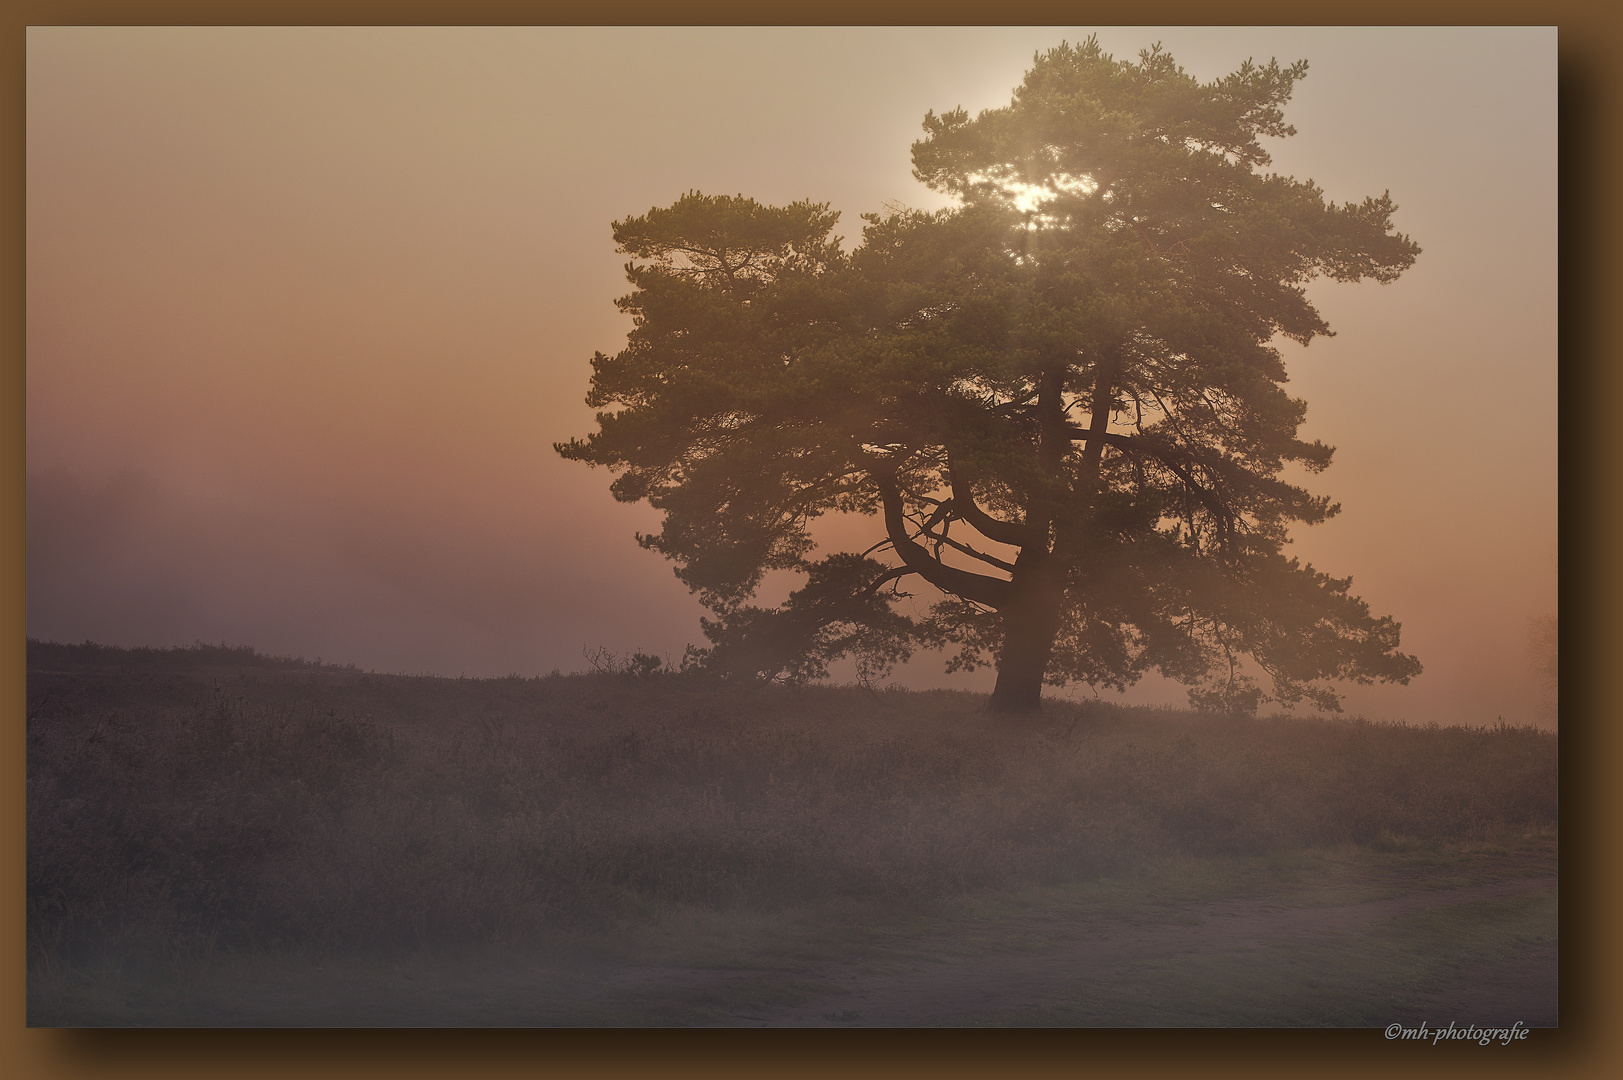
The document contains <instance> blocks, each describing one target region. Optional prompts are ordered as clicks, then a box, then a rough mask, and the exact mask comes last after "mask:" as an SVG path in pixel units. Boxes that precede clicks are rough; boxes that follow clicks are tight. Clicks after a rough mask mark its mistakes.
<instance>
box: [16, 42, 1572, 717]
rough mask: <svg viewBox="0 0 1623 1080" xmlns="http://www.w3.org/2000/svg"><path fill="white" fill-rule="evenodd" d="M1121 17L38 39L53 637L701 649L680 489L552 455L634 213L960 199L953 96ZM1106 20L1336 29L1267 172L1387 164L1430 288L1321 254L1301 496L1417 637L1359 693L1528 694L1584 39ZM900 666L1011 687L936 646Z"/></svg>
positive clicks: (610, 294) (36, 205)
mask: <svg viewBox="0 0 1623 1080" xmlns="http://www.w3.org/2000/svg"><path fill="white" fill-rule="evenodd" d="M1089 32H1090V31H1089V30H1088V29H1086V28H1050V29H1043V28H1031V27H1021V28H1009V29H982V28H957V29H908V28H892V29H771V28H769V29H727V30H715V29H703V28H692V29H649V30H641V29H613V28H571V29H469V30H457V29H438V28H418V29H369V28H337V29H278V28H208V29H174V28H136V29H131V28H109V29H100V28H43V29H42V28H33V29H30V30H29V31H28V61H27V64H28V67H27V77H28V86H27V94H28V147H27V168H28V188H27V198H28V210H27V212H28V250H27V257H28V307H27V314H28V340H27V362H28V391H27V393H28V472H29V490H28V514H29V517H28V544H29V548H28V559H29V563H28V603H29V607H28V632H29V634H30V636H34V637H42V638H48V639H55V640H75V641H78V640H84V639H87V638H89V639H92V640H96V641H101V642H105V643H112V644H124V645H138V644H145V645H171V644H186V643H190V642H191V641H193V640H196V639H203V640H207V641H221V640H224V641H228V642H230V643H233V644H238V643H241V644H249V645H252V646H254V647H256V648H258V649H260V650H262V651H269V652H276V653H292V654H298V655H304V656H308V657H315V656H321V657H324V658H326V659H328V660H336V661H353V662H356V663H358V664H360V665H361V666H363V667H370V668H377V669H379V670H388V671H409V672H419V671H428V672H435V673H443V674H452V675H455V674H459V673H466V674H469V675H491V674H505V673H509V672H520V673H524V674H533V673H536V672H545V671H549V670H551V669H553V668H555V667H557V668H562V669H563V670H566V671H567V670H571V669H579V668H582V667H584V666H585V662H584V660H583V658H582V650H583V648H595V647H598V646H606V647H608V648H609V649H611V650H613V651H615V652H625V651H629V650H631V649H633V648H642V649H645V650H648V651H652V652H657V653H663V654H665V655H668V656H670V657H672V658H673V659H674V658H676V657H679V656H680V655H681V652H682V649H683V646H684V645H685V644H687V643H688V642H690V641H691V642H700V641H701V640H702V639H701V635H700V634H699V630H698V615H699V612H700V609H699V606H698V604H697V602H696V601H695V600H694V599H693V598H691V597H690V596H689V594H688V593H687V591H686V590H685V589H684V588H683V587H682V586H681V584H680V583H679V582H678V581H677V580H676V579H675V578H674V577H673V576H672V573H671V568H670V565H669V564H668V563H666V562H665V561H664V560H663V559H661V558H660V557H659V556H657V555H654V554H652V553H649V552H645V551H642V550H641V549H639V548H638V547H637V546H636V545H635V543H634V542H633V540H632V533H633V532H634V531H636V530H637V529H639V528H641V529H648V528H650V527H651V526H652V525H653V523H654V518H653V516H652V512H651V511H649V510H648V509H647V508H646V507H643V506H634V507H628V506H622V505H620V504H617V503H615V502H614V501H613V500H612V499H611V498H610V497H609V495H608V492H607V484H608V481H609V479H610V477H609V475H608V474H606V473H604V472H602V471H600V470H589V469H587V468H585V467H584V466H581V465H579V464H574V463H569V462H564V461H562V460H561V459H559V458H558V457H557V455H556V454H554V453H553V451H552V449H551V446H552V443H553V442H555V441H557V440H559V439H565V438H568V437H570V436H572V435H578V434H583V433H585V432H586V431H588V430H590V429H591V427H592V426H593V425H592V418H591V411H590V410H589V409H587V408H586V407H585V406H584V405H583V404H582V397H583V395H584V394H585V391H586V382H587V377H588V373H589V367H588V360H589V358H590V356H591V355H592V353H593V351H595V350H602V351H605V352H611V353H612V352H615V351H618V349H619V348H620V346H621V344H622V343H623V338H624V334H625V331H626V329H627V326H628V321H627V320H626V319H625V318H624V317H623V316H621V315H620V314H619V313H618V312H617V311H616V310H615V308H614V306H613V303H612V301H613V299H614V298H615V297H616V296H619V295H621V294H622V293H624V292H625V291H626V289H627V286H626V283H625V281H624V278H623V270H622V264H623V262H624V258H623V257H622V256H619V255H616V254H615V252H614V247H613V241H612V240H611V238H610V235H609V222H610V221H611V220H614V219H617V218H622V217H625V216H626V215H628V214H640V213H643V212H645V211H647V210H648V209H649V208H650V207H651V206H655V205H665V204H668V203H670V202H671V201H673V200H674V199H676V198H677V197H678V196H680V195H682V194H683V193H684V192H687V191H689V190H692V189H698V190H701V191H704V192H707V193H712V194H735V193H743V194H746V195H749V196H752V197H754V198H756V199H759V200H761V201H763V202H772V203H784V202H789V201H793V200H797V199H802V198H812V199H814V200H817V201H827V202H829V203H831V204H832V205H833V207H834V208H835V209H837V210H839V211H841V213H842V215H843V218H842V224H841V226H840V228H839V229H838V230H837V231H838V232H841V233H842V234H843V235H845V236H846V237H847V239H848V241H849V240H853V239H854V238H855V237H856V236H857V235H858V233H859V232H860V225H861V222H860V219H859V218H858V215H859V214H861V213H863V212H868V211H876V210H880V209H881V208H882V205H883V204H884V203H886V202H887V201H893V202H899V203H903V204H906V205H910V206H915V207H924V208H933V207H937V206H942V205H945V201H944V200H943V199H942V198H941V197H939V196H937V195H935V194H933V193H932V192H930V191H928V190H927V189H925V188H924V187H923V185H921V184H919V183H918V182H917V181H915V180H914V179H913V178H912V176H911V166H910V162H909V147H910V145H911V143H912V142H913V140H914V139H916V138H918V137H919V135H920V131H919V122H920V120H921V119H922V117H923V115H924V113H925V111H926V110H928V109H935V110H936V111H938V112H939V111H943V110H946V109H951V108H953V107H955V106H958V105H962V106H964V107H965V108H968V109H969V110H970V111H971V112H974V111H976V110H979V109H982V108H987V107H995V106H999V105H1003V104H1006V103H1007V101H1008V98H1009V94H1010V92H1011V90H1012V89H1013V87H1014V86H1015V85H1016V84H1017V83H1018V82H1019V80H1020V78H1021V75H1022V73H1023V72H1024V70H1025V69H1026V67H1027V66H1029V64H1030V61H1031V57H1032V54H1033V52H1034V51H1035V50H1038V49H1043V48H1047V47H1050V46H1052V45H1055V44H1058V43H1059V42H1060V41H1061V40H1067V39H1068V40H1071V41H1077V40H1080V39H1082V38H1084V37H1086V36H1087V34H1088V33H1089ZM1098 33H1099V37H1100V40H1101V42H1102V44H1103V45H1104V46H1105V48H1106V49H1107V50H1109V51H1112V52H1114V53H1116V54H1117V55H1118V56H1123V57H1130V56H1132V55H1133V54H1135V53H1136V52H1137V51H1138V50H1139V49H1140V48H1143V47H1145V46H1147V45H1148V44H1150V43H1151V42H1153V41H1157V40H1159V41H1161V42H1162V43H1164V45H1165V46H1166V47H1167V48H1168V49H1169V50H1170V51H1171V52H1172V54H1173V55H1174V56H1175V57H1176V58H1177V59H1178V61H1179V62H1180V63H1182V64H1183V66H1184V67H1185V68H1186V69H1187V70H1189V71H1190V72H1191V73H1192V74H1194V75H1196V76H1198V77H1200V78H1203V79H1205V78H1212V77H1215V76H1219V75H1222V74H1224V73H1226V72H1228V71H1230V70H1232V69H1233V68H1235V67H1237V66H1238V65H1239V64H1240V63H1241V62H1242V61H1243V60H1245V59H1246V58H1247V57H1256V58H1257V59H1258V60H1263V61H1265V60H1266V59H1268V58H1269V57H1278V59H1279V60H1280V61H1281V62H1289V61H1292V60H1296V59H1299V58H1305V59H1307V60H1308V61H1309V62H1310V71H1309V75H1308V77H1307V79H1306V80H1305V81H1304V82H1302V83H1301V84H1299V86H1298V88H1297V92H1296V95H1295V98H1294V100H1293V101H1292V103H1291V105H1290V107H1289V108H1288V110H1287V119H1288V120H1289V121H1290V122H1291V123H1293V124H1295V126H1296V127H1297V129H1298V131H1299V134H1298V135H1297V136H1296V137H1295V138H1292V139H1288V140H1280V141H1277V142H1276V144H1275V146H1274V158H1275V160H1274V168H1275V169H1277V170H1278V171H1279V172H1282V173H1287V174H1293V175H1295V176H1297V177H1299V178H1301V177H1311V178H1312V179H1314V180H1315V181H1317V182H1318V183H1319V184H1320V186H1321V187H1323V188H1324V189H1325V190H1326V192H1327V193H1328V195H1329V196H1330V197H1331V198H1332V199H1335V200H1337V201H1344V200H1348V199H1362V198H1363V197H1364V196H1365V195H1371V194H1374V195H1379V194H1380V193H1381V192H1382V191H1384V190H1390V191H1391V193H1392V197H1393V199H1394V200H1395V201H1396V202H1397V203H1398V205H1399V208H1400V209H1399V210H1398V213H1397V215H1396V221H1397V224H1398V227H1399V228H1400V229H1401V230H1402V231H1404V232H1406V233H1408V234H1409V235H1411V236H1412V237H1414V238H1415V239H1416V240H1417V241H1418V242H1419V243H1420V245H1421V246H1422V247H1423V249H1424V252H1423V254H1422V255H1421V256H1420V259H1419V261H1418V262H1417V263H1416V265H1415V266H1414V268H1413V269H1411V270H1410V271H1409V272H1408V273H1406V274H1405V275H1404V277H1403V278H1402V279H1401V280H1400V281H1398V282H1397V283H1396V284H1394V285H1390V286H1386V287H1381V286H1379V285H1376V284H1373V283H1365V284H1360V285H1335V284H1333V283H1319V284H1317V285H1315V286H1314V287H1313V290H1312V295H1313V297H1314V299H1315V300H1316V302H1317V303H1318V304H1319V307H1320V310H1321V312H1322V313H1323V315H1324V316H1325V317H1326V318H1327V320H1328V321H1329V322H1330V324H1331V326H1332V328H1333V329H1334V330H1335V331H1336V332H1337V336H1336V337H1335V338H1332V339H1320V340H1318V341H1316V342H1314V344H1313V345H1312V346H1311V347H1310V348H1307V349H1305V350H1303V349H1300V348H1297V347H1295V346H1290V345H1287V346H1286V350H1287V356H1288V359H1289V363H1290V370H1291V376H1292V381H1291V389H1292V391H1293V392H1294V393H1295V394H1297V395H1298V396H1302V397H1305V398H1306V399H1307V400H1308V402H1309V413H1308V423H1307V427H1306V431H1305V434H1306V435H1307V437H1309V438H1319V439H1323V440H1324V441H1326V442H1328V443H1331V444H1332V445H1334V446H1336V447H1337V448H1338V449H1337V453H1336V457H1335V461H1334V464H1333V465H1332V466H1331V468H1330V469H1329V470H1328V471H1327V472H1325V473H1324V474H1322V475H1321V476H1319V477H1315V478H1313V479H1312V481H1311V486H1312V487H1313V488H1314V490H1317V491H1322V492H1326V493H1328V494H1330V495H1332V496H1333V497H1334V498H1336V499H1337V500H1338V501H1340V502H1341V504H1342V506H1343V513H1342V514H1341V516H1340V517H1338V518H1336V519H1333V520H1332V521H1331V522H1329V523H1328V524H1326V525H1323V526H1319V527H1317V528H1313V529H1307V530H1303V531H1301V532H1300V533H1299V535H1298V539H1297V542H1296V544H1295V551H1296V553H1298V554H1300V555H1301V556H1302V557H1304V558H1305V559H1307V560H1309V561H1311V562H1313V563H1314V564H1316V565H1317V566H1318V567H1319V568H1320V569H1322V570H1325V571H1328V572H1331V573H1334V574H1336V575H1338V576H1339V575H1347V574H1351V575H1352V576H1353V578H1354V591H1355V592H1357V593H1359V594H1360V595H1362V596H1363V597H1364V598H1365V599H1367V600H1368V601H1370V603H1371V605H1372V606H1373V607H1374V608H1375V609H1376V611H1377V612H1379V613H1386V614H1391V615H1393V616H1394V617H1395V618H1397V619H1398V620H1399V621H1400V622H1401V623H1402V624H1403V635H1404V646H1405V649H1406V651H1411V652H1414V653H1416V654H1418V655H1419V656H1420V658H1421V660H1422V662H1423V663H1424V664H1425V665H1426V671H1425V673H1424V674H1423V675H1421V676H1420V677H1419V678H1418V679H1416V680H1415V681H1414V682H1413V683H1412V684H1411V685H1410V686H1409V687H1407V688H1375V689H1372V690H1358V689H1354V690H1353V691H1352V692H1351V693H1350V694H1349V697H1348V708H1349V710H1350V711H1354V712H1362V713H1363V714H1365V715H1368V716H1371V717H1386V718H1406V719H1408V720H1411V721H1427V720H1438V721H1440V722H1443V723H1455V722H1463V723H1483V722H1488V723H1491V722H1492V721H1493V720H1494V719H1495V717H1497V716H1501V715H1502V716H1504V717H1505V718H1506V719H1510V720H1516V721H1527V720H1535V719H1538V718H1539V717H1540V716H1541V715H1544V714H1545V713H1546V712H1547V710H1548V698H1549V691H1548V690H1547V689H1546V688H1544V687H1542V686H1541V685H1540V684H1539V683H1538V681H1537V680H1536V678H1535V674H1534V667H1533V663H1532V657H1531V656H1530V653H1529V647H1528V638H1529V634H1528V624H1529V620H1530V619H1532V618H1535V617H1538V616H1542V615H1547V614H1551V613H1553V612H1554V611H1555V604H1556V377H1555V374H1556V48H1555V47H1556V35H1555V31H1554V30H1553V29H1525V28H1496V29H1464V30H1461V29H1447V28H1433V29H1390V30H1387V29H1334V28H1329V29H1320V28H1292V29H1274V28H1260V29H1245V28H1224V29H1168V28H1154V29H1134V28H1122V27H1112V28H1106V29H1102V30H1100V31H1099V32H1098ZM876 538H877V534H876ZM899 678H900V680H901V681H903V682H905V683H907V684H909V685H915V686H926V685H948V686H964V687H973V688H984V687H986V686H987V685H989V681H988V678H987V677H986V676H985V675H984V673H982V676H981V677H977V678H971V677H962V676H959V677H953V678H949V677H947V676H944V675H943V674H942V673H941V664H940V661H939V659H937V658H934V657H930V656H925V657H921V658H919V659H917V660H915V661H914V662H913V663H912V664H911V665H909V666H908V667H907V668H906V669H905V670H904V671H903V672H901V673H900V675H899ZM1082 692H1083V693H1086V690H1085V689H1084V690H1083V691H1082ZM1131 699H1132V700H1165V701H1177V702H1181V701H1182V691H1181V690H1180V689H1177V688H1169V687H1167V686H1164V685H1160V684H1152V685H1146V686H1144V687H1141V688H1139V689H1138V690H1137V691H1135V692H1134V693H1133V694H1132V695H1131Z"/></svg>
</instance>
